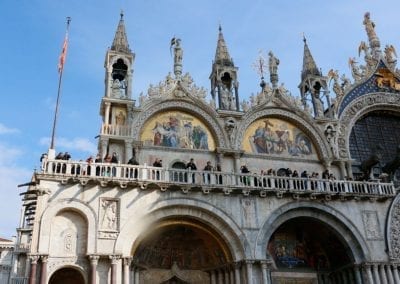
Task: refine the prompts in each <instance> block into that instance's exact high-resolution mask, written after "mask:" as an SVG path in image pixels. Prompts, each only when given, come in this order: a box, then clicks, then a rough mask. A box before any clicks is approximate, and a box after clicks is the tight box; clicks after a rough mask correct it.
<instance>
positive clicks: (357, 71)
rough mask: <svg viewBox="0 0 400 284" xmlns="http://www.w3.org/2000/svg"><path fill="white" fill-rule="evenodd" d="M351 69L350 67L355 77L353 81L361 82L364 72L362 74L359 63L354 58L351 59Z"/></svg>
mask: <svg viewBox="0 0 400 284" xmlns="http://www.w3.org/2000/svg"><path fill="white" fill-rule="evenodd" d="M349 67H350V70H351V75H352V76H353V79H354V80H355V81H356V82H358V81H360V80H361V78H362V72H361V70H360V68H359V67H358V66H357V61H356V59H355V58H354V57H353V58H349Z"/></svg>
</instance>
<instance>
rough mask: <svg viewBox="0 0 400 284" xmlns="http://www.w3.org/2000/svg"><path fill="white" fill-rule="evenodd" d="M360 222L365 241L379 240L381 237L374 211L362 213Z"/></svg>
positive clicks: (376, 214) (376, 215)
mask: <svg viewBox="0 0 400 284" xmlns="http://www.w3.org/2000/svg"><path fill="white" fill-rule="evenodd" d="M362 220H363V224H364V230H365V236H366V237H367V240H379V239H381V237H382V234H381V230H380V227H379V220H378V213H377V212H376V211H363V212H362Z"/></svg>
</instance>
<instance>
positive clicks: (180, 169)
mask: <svg viewBox="0 0 400 284" xmlns="http://www.w3.org/2000/svg"><path fill="white" fill-rule="evenodd" d="M172 168H173V169H177V171H171V177H170V179H171V180H172V181H174V182H187V173H186V171H184V170H186V164H185V163H183V162H175V163H173V164H172Z"/></svg>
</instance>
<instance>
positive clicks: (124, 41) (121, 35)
mask: <svg viewBox="0 0 400 284" xmlns="http://www.w3.org/2000/svg"><path fill="white" fill-rule="evenodd" d="M120 15H121V19H120V20H119V23H118V27H117V31H116V32H115V37H114V41H113V43H112V45H111V50H115V51H119V52H125V53H131V50H130V48H129V44H128V38H127V36H126V32H125V23H124V13H123V12H122V11H121V14H120Z"/></svg>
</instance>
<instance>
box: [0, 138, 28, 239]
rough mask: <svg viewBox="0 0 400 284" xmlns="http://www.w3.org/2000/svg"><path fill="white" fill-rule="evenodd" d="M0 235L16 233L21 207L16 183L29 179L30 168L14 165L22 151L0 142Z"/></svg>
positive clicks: (7, 236)
mask: <svg viewBox="0 0 400 284" xmlns="http://www.w3.org/2000/svg"><path fill="white" fill-rule="evenodd" d="M0 153H2V154H1V155H0V181H1V186H0V200H2V201H3V202H2V205H1V206H0V232H1V236H0V237H5V238H10V237H11V236H12V235H16V231H15V229H16V227H17V226H18V220H19V216H20V209H21V205H22V203H21V197H20V196H19V193H20V192H21V190H18V188H17V185H18V184H22V183H25V182H28V181H30V179H31V177H32V170H29V169H26V168H22V167H19V166H16V164H17V160H18V159H19V158H20V157H22V155H23V151H21V150H20V149H18V148H15V147H13V146H9V145H5V144H2V143H0Z"/></svg>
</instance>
